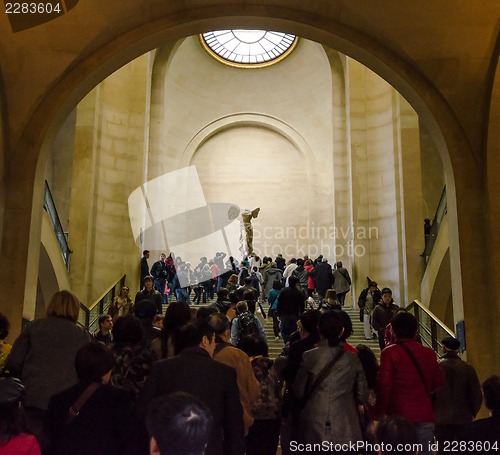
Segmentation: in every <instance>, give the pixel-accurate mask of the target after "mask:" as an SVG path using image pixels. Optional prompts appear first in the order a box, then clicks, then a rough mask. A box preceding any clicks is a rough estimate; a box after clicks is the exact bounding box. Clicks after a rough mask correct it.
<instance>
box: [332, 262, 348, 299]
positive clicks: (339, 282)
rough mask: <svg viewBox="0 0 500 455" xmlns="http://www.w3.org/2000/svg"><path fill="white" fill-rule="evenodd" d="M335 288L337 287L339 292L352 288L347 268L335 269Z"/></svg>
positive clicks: (336, 290) (336, 289)
mask: <svg viewBox="0 0 500 455" xmlns="http://www.w3.org/2000/svg"><path fill="white" fill-rule="evenodd" d="M333 289H335V292H336V293H337V294H343V293H344V292H349V289H351V277H350V276H349V272H348V271H347V269H345V268H344V267H341V268H340V269H336V270H334V272H333Z"/></svg>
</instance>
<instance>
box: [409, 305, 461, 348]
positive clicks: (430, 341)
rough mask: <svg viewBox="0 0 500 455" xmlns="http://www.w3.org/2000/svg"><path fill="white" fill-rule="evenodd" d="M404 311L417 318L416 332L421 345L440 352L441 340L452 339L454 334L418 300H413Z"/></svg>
mask: <svg viewBox="0 0 500 455" xmlns="http://www.w3.org/2000/svg"><path fill="white" fill-rule="evenodd" d="M406 310H407V311H408V312H409V313H411V314H413V315H414V316H415V317H416V318H417V322H418V332H419V334H420V338H421V339H422V343H423V344H424V345H427V346H429V347H430V348H432V349H434V351H436V352H440V351H441V349H440V348H441V347H442V345H441V340H442V339H443V338H445V337H447V336H452V337H454V336H455V334H454V333H453V331H452V330H450V329H449V328H448V327H446V325H445V324H444V322H443V321H441V320H440V319H438V318H437V317H436V316H435V315H434V314H433V313H432V312H431V311H429V310H428V309H427V308H425V307H423V306H422V304H421V303H420V302H419V301H418V300H414V301H413V302H412V303H410V305H408V306H407V307H406Z"/></svg>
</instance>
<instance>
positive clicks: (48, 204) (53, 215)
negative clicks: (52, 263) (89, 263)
mask: <svg viewBox="0 0 500 455" xmlns="http://www.w3.org/2000/svg"><path fill="white" fill-rule="evenodd" d="M43 208H44V210H45V211H46V212H47V213H48V215H49V218H50V221H51V222H52V228H53V229H54V233H55V234H56V238H57V242H58V243H59V247H60V248H61V254H62V257H63V260H64V264H66V270H67V271H68V272H69V258H70V254H71V250H70V249H69V246H68V236H67V233H66V232H64V229H63V227H62V224H61V220H60V219H59V215H58V213H57V209H56V204H55V202H54V198H53V197H52V193H51V192H50V188H49V184H48V183H47V181H45V194H44V198H43Z"/></svg>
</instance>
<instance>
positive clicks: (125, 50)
mask: <svg viewBox="0 0 500 455" xmlns="http://www.w3.org/2000/svg"><path fill="white" fill-rule="evenodd" d="M215 17H217V16H216V15H214V18H208V19H207V18H205V19H204V20H202V21H201V22H198V21H193V22H191V21H186V22H185V23H183V24H182V25H178V26H174V27H171V28H169V29H168V30H162V31H160V32H158V28H153V29H154V33H150V34H149V35H148V32H146V31H145V30H144V29H141V30H135V31H134V32H133V33H130V34H128V35H124V36H123V40H119V41H118V42H115V43H114V44H113V45H112V46H111V45H110V46H104V47H102V48H101V49H100V50H99V51H98V52H96V53H95V54H93V55H91V56H89V57H88V58H87V60H86V61H85V62H84V63H82V65H76V66H75V68H74V69H73V70H72V71H70V72H68V74H66V75H65V76H64V77H63V79H62V80H61V81H60V84H58V86H57V87H55V89H57V90H59V92H60V93H62V94H64V95H65V96H64V98H63V97H61V96H59V94H57V95H56V96H53V97H50V98H51V99H48V98H49V97H47V99H45V100H44V101H43V102H42V103H41V104H40V107H39V109H38V110H37V111H36V113H35V114H34V116H33V117H32V119H31V122H30V124H29V127H28V128H27V129H26V134H25V135H24V137H23V141H22V142H26V143H30V144H33V143H35V144H36V143H40V144H41V147H40V148H41V150H42V154H41V157H40V158H41V159H40V162H39V167H38V170H39V171H40V169H42V168H43V166H44V164H45V161H44V160H46V156H47V155H46V154H45V153H46V152H47V148H48V144H50V143H51V141H52V140H53V138H54V136H55V134H56V132H57V130H58V128H59V126H60V125H61V124H62V122H63V120H64V119H65V117H66V116H67V115H68V113H69V112H70V111H71V110H72V109H73V108H74V106H75V105H76V102H77V101H78V100H80V99H82V98H83V97H84V96H85V95H86V94H87V93H89V89H90V88H92V87H94V86H95V84H96V83H97V82H100V81H101V80H103V78H104V77H105V76H106V75H108V74H110V73H111V72H112V71H113V70H116V69H117V68H119V67H120V65H121V64H123V63H124V62H127V61H130V60H131V59H132V58H134V57H136V56H137V55H140V54H141V52H143V51H145V50H148V49H151V48H154V47H156V46H157V45H158V44H159V43H160V42H162V41H164V40H165V39H167V41H173V40H175V39H176V38H181V37H184V36H188V35H189V33H193V32H194V33H197V32H200V31H202V30H203V29H207V28H214V27H215V26H219V27H220V26H221V25H226V26H227V25H233V24H237V25H238V24H242V23H245V25H247V26H248V24H250V25H251V26H257V25H260V26H262V23H265V24H266V25H269V26H270V27H273V28H280V27H281V28H282V27H283V26H284V22H283V21H281V20H280V19H277V18H276V19H270V18H265V19H263V18H246V19H242V18H237V17H232V18H222V19H221V18H219V19H217V20H216V19H215ZM297 20H298V19H297ZM286 25H287V26H289V27H290V29H293V30H291V31H293V32H295V33H296V34H298V35H300V36H306V37H309V38H312V39H314V40H316V41H317V42H321V43H323V44H325V45H327V46H329V47H333V48H335V49H340V50H342V51H343V52H345V53H346V54H348V55H352V56H354V57H355V58H357V60H359V61H361V62H363V63H364V64H366V65H367V66H368V67H370V68H372V69H374V70H375V71H376V72H377V73H379V74H380V75H382V76H384V78H385V79H386V80H388V81H389V82H391V84H392V85H393V86H394V87H396V88H397V89H398V91H399V92H400V93H402V94H403V95H404V96H405V98H406V99H407V100H408V101H409V102H410V104H411V105H412V106H413V108H414V109H415V110H416V111H417V113H418V114H419V117H420V119H421V121H422V122H423V123H424V124H425V125H426V127H427V129H428V131H430V132H431V134H432V135H433V137H434V139H435V141H436V143H437V149H438V150H439V153H440V154H441V156H442V158H443V162H444V167H445V172H446V176H447V184H448V188H449V192H450V195H451V197H450V201H449V212H450V213H451V218H452V219H453V218H455V219H454V221H455V223H454V224H452V226H453V229H455V228H456V226H457V225H458V223H456V221H457V216H456V199H455V192H454V175H453V170H452V166H451V159H450V155H448V150H449V149H448V147H447V144H446V141H448V145H450V146H452V147H451V149H452V150H453V146H456V147H455V148H456V149H467V148H468V147H467V145H466V141H465V139H464V138H463V136H462V133H461V131H460V128H458V126H457V123H456V122H455V119H454V118H453V116H452V115H451V114H450V113H449V112H448V110H447V108H446V106H445V104H444V103H443V101H442V99H441V98H440V96H439V94H438V93H437V92H436V91H435V90H434V89H433V87H432V86H431V85H430V84H428V83H427V82H426V81H425V79H423V78H421V77H420V75H419V74H418V73H415V72H411V71H410V68H409V67H408V66H407V65H406V63H405V62H403V61H402V60H400V59H397V58H396V57H395V56H393V55H391V54H390V53H389V52H388V51H387V50H386V49H384V48H383V47H380V46H375V45H374V43H373V42H369V40H366V39H365V37H363V36H362V35H360V34H358V33H357V32H354V31H353V30H346V29H345V28H343V29H342V28H341V29H339V30H340V31H341V32H339V31H336V32H335V33H333V32H331V31H329V30H327V29H326V27H325V28H324V29H318V28H316V27H314V26H312V25H307V24H304V23H299V22H297V23H295V22H293V21H291V22H289V21H287V22H286ZM341 34H342V35H341ZM103 62H104V63H103ZM79 70H80V73H79V74H77V73H78V71H79ZM51 95H55V93H52V94H51ZM433 112H434V113H436V116H434V115H433ZM47 116H48V117H49V118H52V119H53V121H52V122H50V123H47V121H46V120H47ZM36 127H38V128H36ZM33 131H36V132H37V133H38V134H40V137H33V134H34V133H33ZM42 137H43V140H42ZM445 137H446V140H445ZM32 141H33V142H32ZM30 149H31V150H33V149H36V146H35V147H30ZM40 179H41V172H38V179H37V180H38V181H37V183H36V184H35V188H38V187H39V185H38V184H39V182H40ZM35 193H36V191H35ZM34 200H35V201H38V200H39V198H36V197H35V198H34ZM35 210H36V209H35ZM35 218H36V217H35ZM34 224H35V225H36V224H37V223H34ZM32 228H34V229H35V230H36V226H33V225H32ZM33 237H36V236H33ZM450 237H451V239H450V243H451V244H453V245H454V250H453V252H452V258H451V264H452V266H451V268H452V273H454V275H455V280H454V282H455V283H456V284H457V286H455V287H454V292H455V296H456V299H454V301H456V302H457V305H458V307H460V304H461V301H462V289H461V284H460V282H461V273H460V251H459V247H458V245H459V242H458V229H457V230H456V231H455V232H454V233H452V234H451V235H450ZM460 312H461V313H462V314H463V310H461V311H460V309H459V313H458V314H459V316H458V317H460Z"/></svg>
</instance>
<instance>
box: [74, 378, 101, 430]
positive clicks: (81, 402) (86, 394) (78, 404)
mask: <svg viewBox="0 0 500 455" xmlns="http://www.w3.org/2000/svg"><path fill="white" fill-rule="evenodd" d="M101 385H102V384H100V383H98V382H93V383H92V384H90V385H89V386H88V387H87V388H86V389H85V390H84V391H83V393H82V394H81V395H80V396H79V397H78V400H76V401H75V402H74V403H73V406H71V407H70V408H69V409H68V413H67V414H66V422H65V423H66V427H69V425H70V424H71V422H72V421H73V419H74V418H75V417H76V416H77V415H78V414H80V411H81V410H82V408H83V407H84V406H85V403H86V402H87V400H88V399H89V398H90V397H91V396H92V395H93V393H94V392H95V391H96V390H97V389H98V388H99V387H101Z"/></svg>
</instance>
